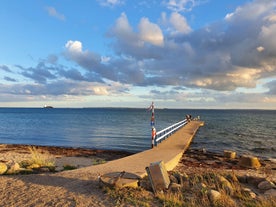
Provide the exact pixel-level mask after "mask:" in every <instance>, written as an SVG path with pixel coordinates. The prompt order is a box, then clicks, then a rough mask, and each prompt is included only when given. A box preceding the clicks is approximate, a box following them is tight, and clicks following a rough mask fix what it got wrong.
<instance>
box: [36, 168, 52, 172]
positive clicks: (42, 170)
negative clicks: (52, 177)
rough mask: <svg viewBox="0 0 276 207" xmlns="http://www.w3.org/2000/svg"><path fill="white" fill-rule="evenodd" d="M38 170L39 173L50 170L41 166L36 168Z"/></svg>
mask: <svg viewBox="0 0 276 207" xmlns="http://www.w3.org/2000/svg"><path fill="white" fill-rule="evenodd" d="M38 171H39V172H41V173H48V172H50V169H49V168H48V167H41V168H38Z"/></svg>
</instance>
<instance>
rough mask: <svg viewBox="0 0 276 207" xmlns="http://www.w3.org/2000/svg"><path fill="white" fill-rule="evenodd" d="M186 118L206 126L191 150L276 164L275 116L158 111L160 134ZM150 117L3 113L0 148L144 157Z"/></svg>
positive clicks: (107, 112)
mask: <svg viewBox="0 0 276 207" xmlns="http://www.w3.org/2000/svg"><path fill="white" fill-rule="evenodd" d="M186 114H192V115H193V116H200V117H201V120H203V121H205V126H204V127H201V128H200V130H199V131H198V133H197V135H196V136H195V138H194V140H193V142H192V144H191V148H205V149H207V150H208V151H213V152H222V151H223V150H225V149H229V150H235V151H236V152H238V153H247V154H253V155H257V156H260V157H266V158H276V111H263V110H185V109H181V110H180V109H163V110H161V109H159V110H158V109H156V110H155V119H156V122H155V125H156V129H157V131H159V130H161V129H163V128H165V127H167V126H169V125H171V124H173V123H175V122H178V121H180V120H183V119H184V117H185V115H186ZM150 117H151V113H150V112H149V111H147V110H146V109H126V108H83V109H61V108H53V109H43V108H0V143H5V144H33V145H47V146H64V147H85V148H92V149H113V150H123V151H129V152H140V151H143V150H146V149H149V148H150V147H151V128H150Z"/></svg>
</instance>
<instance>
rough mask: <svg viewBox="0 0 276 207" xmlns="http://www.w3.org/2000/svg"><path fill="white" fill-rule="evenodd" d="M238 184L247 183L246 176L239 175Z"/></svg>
mask: <svg viewBox="0 0 276 207" xmlns="http://www.w3.org/2000/svg"><path fill="white" fill-rule="evenodd" d="M237 178H238V180H239V182H241V183H247V176H246V175H239V176H238V177H237Z"/></svg>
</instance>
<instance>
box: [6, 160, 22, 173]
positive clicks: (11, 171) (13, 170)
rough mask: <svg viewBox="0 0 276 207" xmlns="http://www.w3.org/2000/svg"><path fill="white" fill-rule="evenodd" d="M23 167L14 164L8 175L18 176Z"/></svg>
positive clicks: (10, 167)
mask: <svg viewBox="0 0 276 207" xmlns="http://www.w3.org/2000/svg"><path fill="white" fill-rule="evenodd" d="M20 170H21V167H20V165H19V164H18V163H17V162H12V163H11V164H10V166H9V169H8V171H7V174H16V173H18V172H20Z"/></svg>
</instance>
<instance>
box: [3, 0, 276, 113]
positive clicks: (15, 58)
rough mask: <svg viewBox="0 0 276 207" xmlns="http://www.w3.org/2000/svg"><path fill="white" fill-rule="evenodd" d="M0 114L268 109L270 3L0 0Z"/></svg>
mask: <svg viewBox="0 0 276 207" xmlns="http://www.w3.org/2000/svg"><path fill="white" fill-rule="evenodd" d="M0 28H1V33H0V80H1V81H0V107H42V106H43V105H45V104H48V105H53V106H55V107H141V108H143V107H147V106H148V105H149V104H150V103H151V102H152V101H154V102H155V105H156V106H157V107H161V108H162V107H166V108H207V109H213V108H219V109H220V108H222V109H224V108H226V109H232V108H238V109H241V108H242V109H243V108H244V109H251V108H257V109H276V38H275V37H276V2H275V1H274V0H266V1H263V0H231V1H228V0H159V1H157V0H151V1H149V0H148V1H143V0H140V1H138V0H94V1H90V0H82V1H75V0H59V1H56V0H51V1H43V0H25V1H19V0H2V1H1V2H0Z"/></svg>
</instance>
